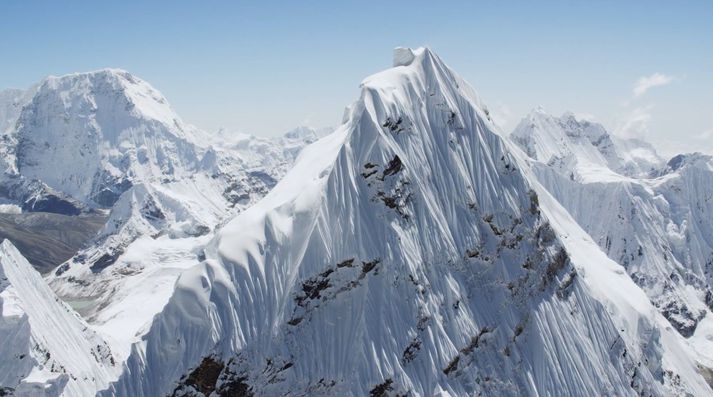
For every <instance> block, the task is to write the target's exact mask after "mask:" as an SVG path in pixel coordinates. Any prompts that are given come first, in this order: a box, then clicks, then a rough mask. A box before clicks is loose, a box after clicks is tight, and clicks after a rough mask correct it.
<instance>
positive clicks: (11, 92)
mask: <svg viewBox="0 0 713 397" xmlns="http://www.w3.org/2000/svg"><path fill="white" fill-rule="evenodd" d="M29 91H30V90H28V91H25V90H18V89H6V90H0V133H2V134H5V133H7V132H9V131H10V130H12V129H13V128H14V127H15V123H16V122H17V118H18V116H19V115H20V111H21V110H22V107H23V106H24V105H25V103H26V102H27V96H28V92H29Z"/></svg>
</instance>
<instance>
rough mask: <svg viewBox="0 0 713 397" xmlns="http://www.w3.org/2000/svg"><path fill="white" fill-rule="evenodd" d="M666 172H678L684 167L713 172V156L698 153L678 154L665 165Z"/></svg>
mask: <svg viewBox="0 0 713 397" xmlns="http://www.w3.org/2000/svg"><path fill="white" fill-rule="evenodd" d="M666 167H667V170H668V171H679V170H682V169H684V168H686V167H694V168H699V169H702V170H706V171H713V156H710V155H707V154H703V153H700V152H695V153H685V154H679V155H676V156H674V157H672V158H671V160H669V161H668V162H667V163H666Z"/></svg>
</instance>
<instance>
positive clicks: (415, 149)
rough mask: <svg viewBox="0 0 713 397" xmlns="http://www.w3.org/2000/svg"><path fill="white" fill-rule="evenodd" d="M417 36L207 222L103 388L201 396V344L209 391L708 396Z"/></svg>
mask: <svg viewBox="0 0 713 397" xmlns="http://www.w3.org/2000/svg"><path fill="white" fill-rule="evenodd" d="M401 51H402V52H403V51H404V50H401ZM409 51H410V53H411V54H412V55H413V60H411V61H410V62H408V63H407V64H406V63H405V62H403V61H401V62H397V63H396V64H397V65H398V66H397V67H395V68H392V69H389V70H386V71H384V72H381V73H378V74H376V75H373V76H371V77H369V78H367V79H366V80H364V82H363V83H362V93H361V97H360V98H359V100H358V101H357V102H356V103H355V104H354V105H352V106H351V107H350V108H349V111H348V115H347V117H346V122H345V124H344V125H342V126H341V127H339V128H338V129H337V130H336V131H335V132H334V133H333V134H331V135H328V136H326V137H324V138H322V139H320V140H319V141H318V142H316V143H314V144H313V145H311V146H309V147H307V148H306V149H305V150H304V151H303V153H302V154H301V155H300V156H299V158H298V159H297V163H296V165H295V167H294V168H293V169H292V170H290V171H289V172H288V173H287V175H286V176H285V177H284V179H283V180H282V181H281V182H279V183H278V184H277V186H276V187H275V188H274V189H273V190H272V191H271V192H270V193H269V194H268V195H267V196H266V197H265V198H264V199H262V200H261V201H259V202H258V203H257V204H255V205H254V206H252V207H250V208H248V209H246V210H245V211H243V212H242V213H240V214H239V215H237V216H236V217H235V218H234V219H233V220H231V221H230V222H228V223H227V224H226V225H225V226H224V227H222V228H221V229H219V230H217V231H216V234H215V237H213V238H212V240H211V241H210V242H209V243H207V245H206V246H205V260H201V261H200V263H196V264H195V265H193V266H191V267H190V268H188V269H186V270H183V271H182V272H181V274H180V276H179V278H178V281H177V283H176V284H175V290H174V291H173V293H172V295H171V296H170V298H169V299H168V302H167V303H166V305H165V307H164V308H163V310H162V311H161V312H160V313H159V314H157V315H156V316H155V317H154V318H153V321H152V323H151V325H150V328H149V329H148V330H147V332H146V334H145V335H144V336H143V337H141V340H140V341H138V342H136V343H134V344H133V346H132V349H131V355H130V357H129V359H128V360H127V361H126V364H125V368H124V371H123V373H122V375H121V377H120V378H119V380H118V381H117V382H116V383H113V384H112V385H111V386H110V388H108V389H106V390H104V391H103V392H102V394H105V395H132V396H157V395H171V394H173V395H195V394H196V393H199V392H201V391H200V390H198V389H199V388H200V386H198V385H196V384H195V382H192V381H191V379H192V377H191V376H189V374H191V372H193V370H194V369H195V368H196V367H199V366H203V364H204V363H206V362H210V361H206V360H208V358H209V360H212V362H215V363H220V364H219V366H220V369H221V371H222V375H221V377H220V378H218V380H217V383H216V385H215V386H216V388H217V389H216V394H222V393H226V394H227V393H229V392H231V391H232V392H235V391H236V390H239V389H240V388H244V387H248V388H250V389H251V390H252V391H253V392H254V393H256V394H257V395H302V394H310V395H366V394H368V393H370V392H378V391H380V390H382V391H388V392H392V393H409V394H411V395H434V394H441V395H447V394H450V395H472V394H479V393H482V394H484V395H518V394H519V395H640V394H645V395H670V394H674V395H677V394H685V393H690V394H691V395H706V394H710V392H711V390H710V388H709V386H708V385H707V384H706V383H705V381H704V379H703V377H702V376H701V375H700V374H699V373H698V369H697V368H696V360H695V357H696V354H695V352H694V351H693V350H692V349H691V347H690V346H689V345H688V344H687V343H686V341H685V340H684V338H683V337H682V336H681V335H679V334H678V333H676V332H675V331H674V330H673V329H672V328H671V327H670V326H669V324H668V322H667V321H666V319H664V318H663V317H662V316H661V315H660V314H659V313H658V311H657V310H656V308H655V307H654V306H653V305H652V304H651V302H650V300H649V298H648V297H647V295H646V294H645V293H644V292H643V291H642V290H641V289H640V288H639V287H638V286H637V285H636V284H635V283H634V282H633V281H632V279H631V278H630V277H629V275H628V274H627V273H626V271H625V269H624V268H623V267H622V266H621V265H619V264H617V263H616V262H614V261H613V260H611V259H609V258H608V257H607V256H606V255H605V254H604V253H603V252H602V250H601V249H600V248H599V247H598V246H597V245H596V244H595V243H594V241H592V239H591V237H590V236H589V235H588V234H587V233H585V232H584V231H583V230H582V229H581V227H580V226H579V224H578V223H577V222H575V220H574V219H573V218H572V217H571V216H570V214H569V213H568V212H567V211H566V210H565V209H564V208H563V207H562V206H561V205H560V204H559V203H558V202H557V201H556V200H555V199H554V198H553V197H551V196H550V193H549V192H548V190H547V189H545V188H544V187H542V186H541V185H540V184H539V183H538V181H537V178H536V176H535V174H534V173H533V171H531V170H530V160H528V159H526V158H525V156H524V155H523V154H522V153H520V152H519V150H517V149H516V148H514V146H512V145H511V144H510V143H509V142H507V141H505V140H503V139H502V138H501V137H500V136H498V135H497V134H496V133H495V132H494V127H493V126H492V124H491V123H490V121H489V119H488V116H487V110H486V108H485V107H484V105H482V102H481V101H480V100H479V99H478V97H477V96H476V95H475V93H474V91H473V90H472V88H470V86H468V85H467V83H465V82H464V81H463V80H462V79H460V78H459V77H457V75H455V74H454V73H453V72H452V71H451V70H450V69H448V68H447V67H446V66H445V64H444V63H443V62H442V61H441V60H440V59H439V58H438V57H437V56H436V55H435V54H433V53H432V52H431V51H430V50H428V49H418V50H409ZM596 132H597V131H586V132H585V135H584V136H585V138H586V139H588V140H589V142H590V143H591V139H589V138H591V136H590V135H592V134H594V133H596ZM534 147H535V148H538V150H539V148H545V149H547V150H551V147H549V146H546V142H540V143H537V144H536V145H534ZM545 149H543V150H545ZM586 150H587V155H588V157H586V158H587V160H590V161H591V163H594V162H595V161H594V160H596V163H597V164H598V165H602V164H608V161H609V160H611V159H612V157H607V153H608V152H605V153H602V152H601V151H597V152H596V153H595V152H593V151H591V150H590V149H586ZM602 161H604V162H602ZM197 388H198V389H197Z"/></svg>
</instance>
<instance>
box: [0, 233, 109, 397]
mask: <svg viewBox="0 0 713 397" xmlns="http://www.w3.org/2000/svg"><path fill="white" fill-rule="evenodd" d="M0 340H1V341H2V343H0V358H2V359H0V386H1V387H2V389H3V391H4V392H10V394H11V395H17V396H93V395H95V393H96V390H97V389H100V388H103V387H106V386H107V384H108V382H109V381H110V380H112V379H113V378H115V377H116V375H117V374H118V372H119V369H120V366H119V365H117V361H116V358H115V357H114V356H113V353H112V351H111V349H110V348H109V346H108V345H107V344H106V343H105V342H104V341H103V340H102V338H101V337H100V336H99V335H98V334H97V333H96V332H95V331H94V330H92V329H91V328H90V327H89V326H88V325H87V323H86V322H85V321H84V320H83V319H82V318H81V317H80V316H79V315H77V314H76V313H74V312H73V311H72V310H71V309H70V308H69V306H67V305H66V304H65V303H63V302H62V301H61V300H59V298H57V296H56V295H55V294H54V293H53V292H52V290H50V288H49V287H48V286H47V284H46V283H45V282H44V281H43V280H42V277H41V276H40V274H39V273H37V271H35V270H34V269H33V268H32V266H31V265H30V264H29V263H28V262H27V260H26V259H25V258H24V257H23V256H22V255H21V254H20V252H19V251H18V250H17V249H16V248H15V247H14V246H13V245H12V243H10V241H8V240H4V241H3V242H2V243H1V244H0Z"/></svg>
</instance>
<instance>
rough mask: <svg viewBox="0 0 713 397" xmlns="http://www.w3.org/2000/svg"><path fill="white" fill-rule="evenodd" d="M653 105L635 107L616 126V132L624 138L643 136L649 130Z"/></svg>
mask: <svg viewBox="0 0 713 397" xmlns="http://www.w3.org/2000/svg"><path fill="white" fill-rule="evenodd" d="M652 109H653V105H647V106H639V107H636V108H634V109H633V110H632V111H631V112H629V114H628V115H626V117H625V118H624V120H623V121H622V122H621V123H619V126H618V127H617V128H616V134H617V135H619V136H620V137H622V138H643V137H644V136H645V135H646V133H647V132H648V131H649V122H650V121H651V110H652Z"/></svg>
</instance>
